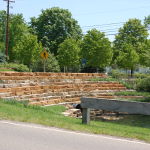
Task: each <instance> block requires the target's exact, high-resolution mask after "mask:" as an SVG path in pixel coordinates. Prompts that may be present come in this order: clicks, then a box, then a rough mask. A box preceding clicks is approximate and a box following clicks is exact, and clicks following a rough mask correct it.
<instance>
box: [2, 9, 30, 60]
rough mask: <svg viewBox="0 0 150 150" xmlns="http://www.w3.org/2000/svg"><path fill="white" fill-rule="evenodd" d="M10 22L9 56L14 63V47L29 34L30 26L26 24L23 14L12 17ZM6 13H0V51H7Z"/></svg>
mask: <svg viewBox="0 0 150 150" xmlns="http://www.w3.org/2000/svg"><path fill="white" fill-rule="evenodd" d="M9 20H10V22H9V49H8V54H9V58H10V61H14V60H15V57H14V54H13V51H12V49H13V47H14V46H16V44H17V43H18V41H20V39H21V38H22V36H23V35H24V34H26V33H27V32H28V26H27V24H26V23H25V21H24V19H23V16H22V14H15V15H12V14H11V15H10V19H9ZM5 26H6V12H5V11H0V50H1V51H2V52H3V53H4V51H5V35H6V33H5V30H6V27H5Z"/></svg>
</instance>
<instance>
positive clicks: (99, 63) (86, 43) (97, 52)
mask: <svg viewBox="0 0 150 150" xmlns="http://www.w3.org/2000/svg"><path fill="white" fill-rule="evenodd" d="M81 55H82V58H84V59H86V61H87V66H91V67H105V66H107V65H109V64H110V62H111V59H112V48H111V42H110V41H109V39H108V38H106V37H105V35H104V33H102V32H100V31H98V30H96V29H92V30H91V31H88V32H87V34H86V35H85V36H84V38H83V42H82V51H81Z"/></svg>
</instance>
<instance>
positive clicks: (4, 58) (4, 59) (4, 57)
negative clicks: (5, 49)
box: [0, 52, 6, 63]
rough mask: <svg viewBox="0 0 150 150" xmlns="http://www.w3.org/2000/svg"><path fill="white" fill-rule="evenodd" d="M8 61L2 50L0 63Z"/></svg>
mask: <svg viewBox="0 0 150 150" xmlns="http://www.w3.org/2000/svg"><path fill="white" fill-rule="evenodd" d="M5 62H6V55H4V54H3V53H1V52H0V63H5Z"/></svg>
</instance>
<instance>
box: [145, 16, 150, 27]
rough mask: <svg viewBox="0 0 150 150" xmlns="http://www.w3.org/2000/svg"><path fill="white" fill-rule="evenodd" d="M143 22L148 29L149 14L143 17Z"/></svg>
mask: <svg viewBox="0 0 150 150" xmlns="http://www.w3.org/2000/svg"><path fill="white" fill-rule="evenodd" d="M144 24H145V26H146V27H147V28H148V29H150V15H149V16H147V17H145V19H144Z"/></svg>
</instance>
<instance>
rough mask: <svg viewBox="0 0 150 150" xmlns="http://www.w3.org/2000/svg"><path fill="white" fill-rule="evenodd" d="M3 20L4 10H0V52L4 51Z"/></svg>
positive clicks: (4, 16) (4, 19) (4, 20)
mask: <svg viewBox="0 0 150 150" xmlns="http://www.w3.org/2000/svg"><path fill="white" fill-rule="evenodd" d="M5 22H6V12H5V11H0V52H3V53H4V51H5Z"/></svg>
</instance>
